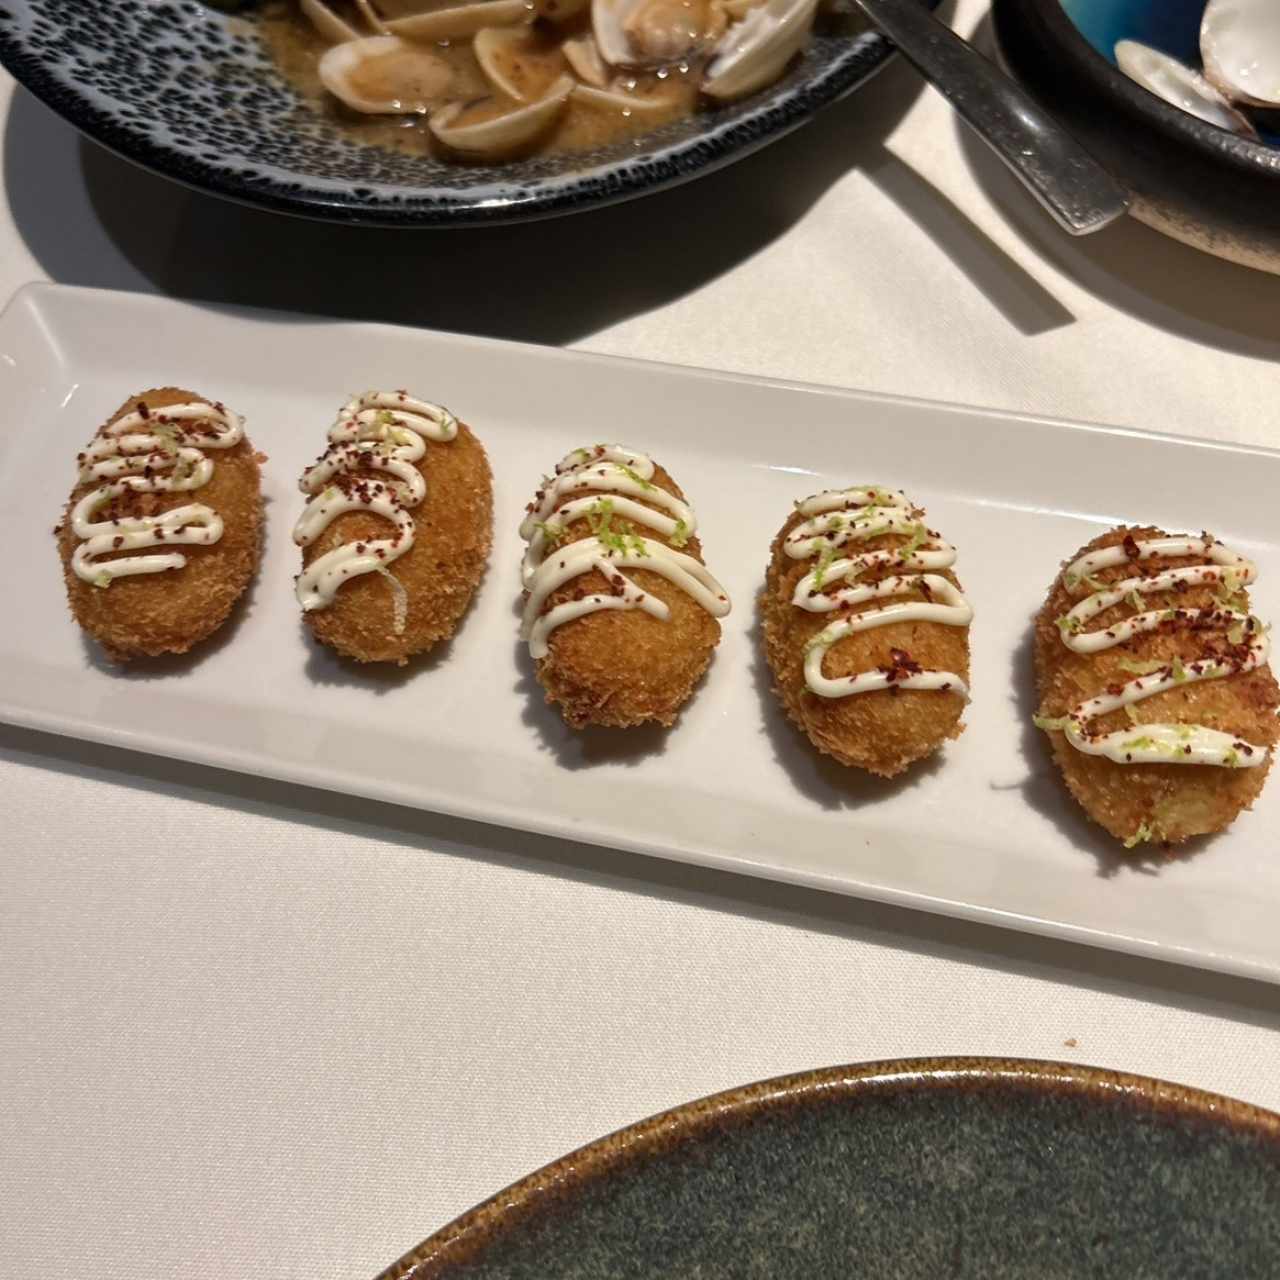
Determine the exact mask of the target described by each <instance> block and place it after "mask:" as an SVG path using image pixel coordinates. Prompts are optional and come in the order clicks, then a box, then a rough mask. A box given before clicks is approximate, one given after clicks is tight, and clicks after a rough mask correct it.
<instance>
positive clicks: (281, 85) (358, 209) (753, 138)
mask: <svg viewBox="0 0 1280 1280" xmlns="http://www.w3.org/2000/svg"><path fill="white" fill-rule="evenodd" d="M921 2H922V3H924V4H926V5H928V6H929V7H931V8H932V7H934V6H936V4H937V3H938V0H921ZM245 12H246V13H247V16H245V17H228V16H226V15H225V14H222V13H220V12H218V11H217V10H215V9H212V8H210V7H208V6H207V5H205V4H201V3H197V0H0V62H3V64H4V65H5V66H6V67H7V68H8V69H9V71H10V72H12V74H13V75H14V77H15V78H16V79H17V80H19V81H20V82H21V83H22V84H24V85H25V86H26V87H27V88H28V89H30V90H31V91H32V92H33V93H34V94H35V95H36V96H37V97H39V98H41V99H42V100H43V101H44V102H45V103H47V104H48V105H49V106H50V107H52V108H53V109H54V110H55V111H57V112H58V113H59V114H60V115H62V116H64V117H65V118H66V119H67V120H69V121H70V122H71V123H72V124H73V125H75V126H76V127H77V128H79V129H80V130H82V131H83V132H84V133H85V134H87V135H88V136H89V137H91V138H93V139H94V140H95V141H97V142H100V143H102V144H103V145H104V146H107V147H110V148H111V149H112V150H113V151H116V152H118V153H119V154H120V155H122V156H124V157H126V158H127V159H129V160H134V161H136V162H137V163H139V164H141V165H145V166H146V167H147V168H149V169H153V170H155V171H156V172H157V173H161V174H164V175H165V176H166V177H170V178H176V179H177V180H178V181H180V182H185V183H187V184H188V185H189V186H192V187H196V188H198V189H199V190H202V191H208V192H211V193H213V194H215V195H220V196H227V197H229V198H231V199H233V200H239V201H241V202H243V203H245V204H252V205H258V206H261V207H264V208H268V209H276V210H280V211H282V212H285V213H297V214H304V215H307V216H309V217H313V218H322V219H327V220H331V221H335V222H347V223H364V224H372V225H380V226H398V227H423V226H440V225H456V224H464V223H493V222H510V221H516V220H518V219H524V218H533V217H544V216H547V215H550V214H558V213H568V212H572V211H574V210H580V209H590V208H593V207H595V206H597V205H603V204H611V203H614V202H615V201H619V200H626V199H629V198H631V197H632V196H637V195H640V194H642V193H644V192H648V191H654V190H657V189H659V188H661V187H667V186H672V185H674V184H676V183H678V182H684V181H686V180H687V179H689V178H693V177H697V176H698V175H699V174H701V173H705V172H708V171H710V170H712V169H716V168H719V167H720V166H721V165H725V164H729V163H731V162H732V161H734V160H738V159H740V158H741V157H743V156H745V155H748V154H749V153H750V152H752V151H755V150H756V149H757V148H759V147H762V146H764V144H765V143H767V142H771V141H773V140H774V139H775V138H780V137H782V136H783V135H784V134H786V133H788V132H790V131H791V130H792V129H794V128H796V126H798V125H800V124H803V123H804V122H805V121H806V120H808V119H809V118H810V117H811V116H812V115H813V113H814V112H815V111H817V110H818V108H820V107H823V106H825V105H826V104H827V103H830V102H834V101H835V100H836V99H838V98H841V97H843V96H844V95H845V94H847V93H849V92H851V91H852V90H853V89H855V88H857V87H858V86H859V85H860V84H862V83H863V82H864V81H865V80H866V79H868V77H870V76H871V75H872V74H873V73H874V72H876V71H877V70H879V68H880V67H881V66H882V65H883V64H884V62H885V61H886V59H887V58H888V57H889V56H890V55H891V53H892V52H893V49H892V46H891V45H890V44H889V43H888V41H887V40H885V39H884V38H883V37H882V36H880V35H879V34H877V33H874V32H871V31H867V30H857V29H856V28H854V27H853V26H852V25H850V33H848V34H844V33H842V34H837V35H820V36H818V37H817V38H815V39H814V40H813V42H812V43H811V45H810V47H809V49H808V50H807V52H806V53H805V54H804V56H803V57H802V58H800V59H799V60H798V61H797V63H796V65H795V66H793V67H792V68H791V70H790V71H789V72H788V74H787V75H786V76H784V77H783V79H781V80H780V81H778V82H777V83H776V84H774V85H771V86H770V87H769V88H767V89H763V90H761V91H760V92H759V93H758V94H755V95H753V96H752V97H750V98H747V99H745V100H743V101H742V102H739V103H735V104H734V105H732V106H730V107H726V108H723V109H721V110H718V111H715V112H708V113H706V114H699V115H697V116H695V117H693V118H691V119H688V120H682V121H677V122H674V123H672V124H669V125H666V126H664V127H663V128H660V129H657V130H655V131H654V132H653V133H652V134H650V135H649V136H648V137H646V138H645V139H644V140H643V142H642V145H641V146H640V147H638V148H637V147H636V146H634V145H633V144H632V143H631V142H629V141H627V142H622V143H619V144H615V145H613V146H610V147H604V148H601V149H599V150H597V151H593V152H589V153H587V154H582V155H573V156H551V157H534V158H531V159H527V160H521V161H516V162H512V163H509V164H504V165H501V166H486V167H479V166H465V167H463V166H458V165H450V164H446V163H442V162H440V161H436V160H431V159H428V158H425V157H419V156H410V155H405V154H401V153H398V152H393V151H388V150H383V149H381V148H377V147H373V146H368V145H364V144H362V143H359V142H355V141H352V140H351V139H350V138H349V137H347V136H346V135H344V134H343V133H342V132H341V131H340V130H339V129H338V128H337V127H335V125H334V124H333V123H332V122H331V121H330V120H328V119H326V118H325V117H324V116H323V115H321V114H320V113H318V112H316V111H314V110H312V109H310V108H309V107H307V106H306V104H305V103H303V102H302V101H301V100H300V99H299V97H298V96H297V94H295V92H294V91H293V89H292V88H291V87H290V86H289V84H288V83H287V82H286V81H285V80H284V79H283V78H282V77H281V76H280V74H279V73H278V72H277V71H276V69H275V67H274V66H273V65H272V62H271V59H270V56H269V55H268V53H267V51H266V50H265V48H264V47H263V45H262V44H261V43H260V41H259V40H258V38H257V36H256V34H255V31H254V23H253V17H252V8H249V9H247V10H246V11H245Z"/></svg>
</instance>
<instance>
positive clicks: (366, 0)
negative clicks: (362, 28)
mask: <svg viewBox="0 0 1280 1280" xmlns="http://www.w3.org/2000/svg"><path fill="white" fill-rule="evenodd" d="M355 6H356V12H357V13H358V14H359V15H360V16H361V17H362V18H363V19H364V20H365V22H366V23H368V25H369V26H370V27H371V28H372V29H373V30H374V31H376V32H377V33H378V34H379V35H386V32H387V28H386V25H385V24H384V23H383V21H382V15H381V14H380V13H378V11H377V10H376V9H375V8H374V7H373V4H372V3H371V0H355Z"/></svg>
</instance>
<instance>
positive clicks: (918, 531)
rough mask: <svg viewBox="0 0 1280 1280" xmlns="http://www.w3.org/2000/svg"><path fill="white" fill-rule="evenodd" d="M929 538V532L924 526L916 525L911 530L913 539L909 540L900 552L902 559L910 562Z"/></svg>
mask: <svg viewBox="0 0 1280 1280" xmlns="http://www.w3.org/2000/svg"><path fill="white" fill-rule="evenodd" d="M928 537H929V530H928V529H926V528H925V527H924V525H922V524H917V525H915V526H914V527H913V528H912V530H911V537H910V538H909V539H908V540H907V542H906V543H905V545H904V546H903V548H902V551H901V552H900V555H901V557H902V559H904V560H910V559H911V558H912V556H914V555H915V553H916V552H917V551H919V550H920V548H921V547H922V546H923V545H924V543H925V541H926V539H927V538H928Z"/></svg>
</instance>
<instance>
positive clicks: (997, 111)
mask: <svg viewBox="0 0 1280 1280" xmlns="http://www.w3.org/2000/svg"><path fill="white" fill-rule="evenodd" d="M858 4H859V5H860V6H861V7H862V10H863V12H864V13H865V14H866V15H867V17H869V18H870V19H871V21H872V22H873V23H875V25H876V26H877V27H879V28H880V30H881V31H882V32H884V34H885V35H886V36H888V37H889V39H890V40H892V41H893V43H894V44H895V45H897V47H898V51H899V52H900V53H901V54H902V56H903V57H904V58H906V59H907V61H908V62H910V63H911V64H912V65H913V66H914V67H915V68H916V70H917V71H919V72H920V74H921V75H922V76H924V78H925V79H926V80H928V81H929V82H930V83H931V84H932V85H933V87H934V88H935V89H937V90H938V92H939V93H941V94H942V96H943V97H944V98H946V100H947V101H948V102H949V103H951V105H952V106H953V107H954V108H955V109H956V110H957V111H958V112H959V113H960V116H961V117H962V118H963V119H964V120H965V121H967V122H968V123H969V124H970V125H971V126H972V127H973V128H974V130H975V131H976V132H977V133H978V135H979V137H981V138H982V140H983V141H984V142H985V143H986V144H987V145H988V146H989V147H990V148H991V149H992V151H994V152H995V153H996V155H998V156H999V157H1000V159H1001V160H1003V161H1004V162H1005V164H1007V165H1008V166H1009V168H1010V169H1012V170H1013V172H1014V174H1015V175H1016V176H1017V177H1018V178H1019V179H1020V180H1021V181H1022V183H1023V185H1024V186H1025V187H1026V188H1027V190H1028V191H1030V192H1031V194H1032V195H1033V196H1035V197H1036V199H1037V200H1039V202H1040V203H1041V204H1042V205H1043V206H1044V207H1045V209H1047V210H1048V212H1049V213H1050V214H1052V216H1053V217H1054V218H1055V219H1056V221H1057V222H1058V224H1059V225H1060V226H1061V227H1062V228H1063V230H1064V231H1069V232H1070V233H1071V234H1072V235H1073V236H1084V235H1089V234H1090V233H1091V232H1093V231H1101V230H1102V228H1103V227H1105V226H1107V225H1109V224H1110V223H1111V222H1114V221H1115V219H1116V218H1118V217H1120V216H1121V214H1123V213H1124V212H1125V211H1126V210H1127V209H1128V207H1129V197H1128V195H1127V193H1126V192H1125V191H1124V189H1123V188H1122V187H1121V186H1120V184H1119V183H1117V182H1116V180H1115V179H1114V178H1113V177H1112V176H1111V175H1110V174H1109V173H1108V172H1107V171H1106V170H1105V169H1104V168H1103V167H1102V166H1101V165H1100V164H1099V163H1098V162H1097V161H1096V160H1095V159H1094V158H1093V157H1092V156H1091V155H1090V154H1089V153H1088V152H1087V151H1086V150H1085V149H1084V148H1083V147H1082V146H1081V145H1080V144H1079V143H1078V142H1077V141H1076V140H1075V139H1074V138H1073V137H1072V136H1071V135H1070V134H1069V133H1067V131H1066V130H1065V129H1063V127H1062V126H1061V125H1060V124H1058V122H1057V121H1056V120H1054V119H1053V118H1052V117H1051V116H1050V115H1049V114H1048V113H1047V112H1046V111H1045V110H1044V109H1043V108H1042V107H1041V106H1040V105H1039V104H1038V103H1037V102H1036V101H1035V100H1034V99H1033V98H1031V96H1030V95H1029V94H1027V93H1026V92H1025V91H1024V90H1023V89H1022V88H1021V87H1020V86H1019V85H1017V84H1015V83H1014V82H1013V81H1012V80H1011V79H1009V77H1008V76H1006V75H1005V74H1004V73H1003V72H1002V71H1000V69H999V68H998V67H996V66H995V65H994V64H992V63H991V62H989V61H988V60H987V59H986V58H984V57H983V56H982V54H980V53H979V52H978V51H977V50H976V49H975V48H973V46H972V45H970V44H967V43H966V42H965V41H964V40H962V39H961V38H960V37H959V36H958V35H956V33H955V32H954V31H952V30H951V28H950V27H948V26H947V25H946V24H945V23H944V22H942V21H941V20H940V19H938V18H935V17H934V16H933V14H932V13H931V12H930V10H928V9H927V8H925V6H924V5H923V4H921V3H920V0H858Z"/></svg>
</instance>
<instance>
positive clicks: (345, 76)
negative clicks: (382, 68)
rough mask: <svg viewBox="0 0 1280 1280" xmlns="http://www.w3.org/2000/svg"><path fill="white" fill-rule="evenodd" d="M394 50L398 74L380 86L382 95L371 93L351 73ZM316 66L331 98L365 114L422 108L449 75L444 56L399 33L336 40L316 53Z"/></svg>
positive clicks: (443, 90) (438, 97)
mask: <svg viewBox="0 0 1280 1280" xmlns="http://www.w3.org/2000/svg"><path fill="white" fill-rule="evenodd" d="M393 55H399V57H400V59H401V61H400V62H399V64H398V67H397V72H398V75H397V76H396V77H395V78H393V79H388V80H387V81H386V82H384V84H383V85H381V86H379V87H380V88H381V89H382V94H381V95H379V96H372V95H371V94H370V92H369V90H368V88H367V87H365V86H361V85H360V84H358V83H357V82H356V79H355V76H354V73H355V72H356V71H357V70H358V69H359V68H360V67H361V65H362V64H363V63H365V62H366V61H368V60H370V59H375V58H390V57H392V56H393ZM318 70H319V72H320V80H321V83H322V84H323V85H324V87H325V88H326V89H328V91H329V92H330V93H331V94H333V96H334V97H335V98H338V99H340V100H341V101H342V102H345V103H346V105H347V106H349V107H350V108H351V109H352V110H353V111H359V112H361V113H362V114H364V115H386V116H400V115H421V114H424V113H425V112H426V111H428V110H429V109H430V108H431V107H433V106H435V105H436V104H437V103H439V102H441V101H442V100H443V99H444V97H445V95H446V94H447V92H448V89H449V85H450V83H451V82H452V80H453V71H452V69H451V68H450V67H449V64H448V63H447V62H445V61H444V60H443V59H442V58H438V57H436V56H435V54H433V53H431V52H430V51H429V50H427V49H424V48H421V47H420V46H418V45H414V44H411V43H409V41H407V40H401V39H400V37H399V36H364V37H362V38H358V39H355V40H348V41H345V42H344V43H343V44H336V45H334V46H333V48H332V49H329V50H327V51H326V52H325V54H324V56H323V57H322V58H321V59H320V64H319V67H318ZM390 71H391V69H390V68H388V72H390Z"/></svg>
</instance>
